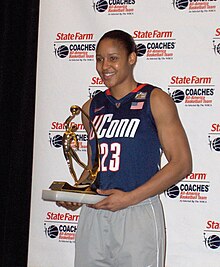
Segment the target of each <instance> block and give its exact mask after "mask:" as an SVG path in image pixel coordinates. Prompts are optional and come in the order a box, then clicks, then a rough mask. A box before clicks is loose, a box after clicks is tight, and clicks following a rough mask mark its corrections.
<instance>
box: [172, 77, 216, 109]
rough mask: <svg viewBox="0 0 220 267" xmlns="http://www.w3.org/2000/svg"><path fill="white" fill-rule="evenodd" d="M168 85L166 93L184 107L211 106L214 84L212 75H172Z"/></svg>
mask: <svg viewBox="0 0 220 267" xmlns="http://www.w3.org/2000/svg"><path fill="white" fill-rule="evenodd" d="M170 80H171V81H170V84H169V85H168V94H169V95H170V96H171V97H172V99H173V101H174V102H175V103H176V104H180V103H184V104H185V106H186V107H212V105H213V98H214V94H215V85H214V84H213V83H212V77H210V76H205V77H199V76H196V75H193V76H172V77H171V79H170Z"/></svg>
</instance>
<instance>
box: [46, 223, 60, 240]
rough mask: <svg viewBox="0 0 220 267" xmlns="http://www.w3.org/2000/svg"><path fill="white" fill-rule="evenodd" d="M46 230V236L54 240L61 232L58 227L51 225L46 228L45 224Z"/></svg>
mask: <svg viewBox="0 0 220 267" xmlns="http://www.w3.org/2000/svg"><path fill="white" fill-rule="evenodd" d="M44 228H45V229H44V232H45V235H46V236H48V237H50V238H52V239H54V238H56V237H57V236H58V234H59V230H58V228H57V227H56V225H50V226H49V227H46V224H44Z"/></svg>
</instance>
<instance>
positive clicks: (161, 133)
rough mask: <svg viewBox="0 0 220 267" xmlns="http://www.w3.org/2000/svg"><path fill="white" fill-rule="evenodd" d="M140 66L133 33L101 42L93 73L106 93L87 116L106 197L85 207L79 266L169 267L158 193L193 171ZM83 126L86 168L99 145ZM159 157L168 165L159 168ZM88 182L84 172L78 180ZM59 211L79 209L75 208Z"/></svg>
mask: <svg viewBox="0 0 220 267" xmlns="http://www.w3.org/2000/svg"><path fill="white" fill-rule="evenodd" d="M136 61H137V51H136V45H135V42H134V40H133V38H132V37H131V35H129V34H128V33H126V32H124V31H121V30H113V31H110V32H107V33H105V34H104V35H103V36H102V38H101V39H100V41H99V42H98V45H97V48H96V70H97V72H98V74H99V75H100V77H101V79H102V80H103V82H104V83H105V85H106V86H107V87H108V89H107V90H106V91H105V92H100V93H98V94H96V95H95V96H94V97H93V98H92V99H90V100H89V101H87V102H86V103H85V104H84V105H83V110H84V111H85V112H86V113H87V114H89V116H90V118H91V120H92V121H93V123H94V125H95V128H96V130H97V134H98V139H99V145H100V154H101V155H100V161H101V164H100V165H101V166H100V172H99V176H98V179H97V180H98V183H97V184H98V188H97V192H98V194H101V195H105V196H107V197H106V198H105V199H103V200H101V201H100V202H98V203H96V204H91V205H87V206H85V205H83V207H82V210H81V214H80V219H79V224H78V230H77V235H76V250H75V251H76V255H75V266H76V267H81V266H90V267H96V266H112V267H136V266H139V267H146V266H151V267H164V255H165V223H164V215H163V209H162V206H161V202H160V199H159V196H158V195H159V194H160V193H162V192H163V191H164V190H166V189H167V188H169V187H170V186H171V185H173V184H175V183H177V182H178V181H180V180H181V179H182V178H183V177H185V176H186V175H187V174H189V173H190V172H191V164H192V163H191V153H190V148H189V145H188V141H187V137H186V135H185V132H184V129H183V127H182V125H181V122H180V120H179V117H178V114H177V110H176V107H175V104H174V102H173V100H172V99H171V98H170V97H169V96H168V95H167V94H166V93H164V92H163V91H162V90H161V89H158V88H156V87H155V86H153V85H150V84H145V83H139V82H137V81H136V80H135V78H134V75H133V70H134V67H135V64H136ZM83 123H84V127H85V129H86V131H87V133H88V136H89V138H88V167H89V166H92V163H93V162H94V160H95V155H96V147H95V142H94V138H93V134H92V130H91V129H90V125H89V124H88V122H87V121H86V120H85V119H84V118H83ZM162 151H163V152H164V154H165V156H166V158H167V161H168V163H167V164H166V165H165V166H164V167H163V168H162V169H160V167H159V166H160V159H161V152H162ZM86 177H87V173H86V172H85V171H84V172H83V173H82V175H81V178H80V181H83V180H84V179H85V178H86ZM62 205H63V206H64V207H66V208H68V209H70V208H71V207H72V209H73V210H75V209H76V208H77V203H72V204H71V203H66V204H65V203H62ZM78 206H79V205H78ZM134 225H135V231H131V230H130V229H132V228H133V227H134ZM109 251H110V252H109ZM85 255H86V257H85Z"/></svg>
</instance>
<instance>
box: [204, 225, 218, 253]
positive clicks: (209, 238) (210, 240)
mask: <svg viewBox="0 0 220 267" xmlns="http://www.w3.org/2000/svg"><path fill="white" fill-rule="evenodd" d="M218 233H219V234H220V223H219V222H216V221H214V220H209V221H207V223H206V228H205V230H204V232H203V237H204V243H205V246H206V247H207V248H210V249H218V248H219V247H220V237H219V234H218Z"/></svg>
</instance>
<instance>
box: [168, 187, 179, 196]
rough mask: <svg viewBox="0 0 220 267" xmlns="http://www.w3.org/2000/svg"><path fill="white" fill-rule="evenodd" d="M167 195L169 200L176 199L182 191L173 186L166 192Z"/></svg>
mask: <svg viewBox="0 0 220 267" xmlns="http://www.w3.org/2000/svg"><path fill="white" fill-rule="evenodd" d="M166 194H167V196H168V197H169V198H176V197H178V196H179V194H180V189H179V187H178V186H177V185H173V186H171V187H169V188H168V189H167V190H166Z"/></svg>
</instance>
